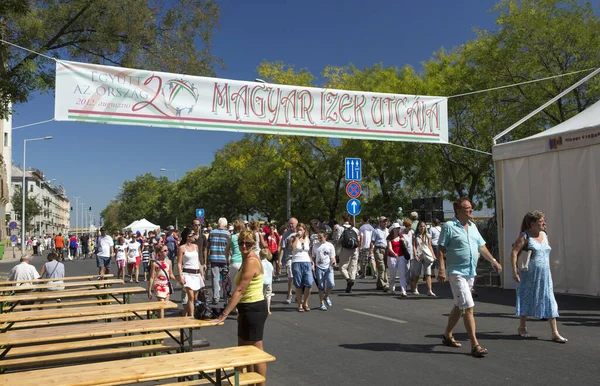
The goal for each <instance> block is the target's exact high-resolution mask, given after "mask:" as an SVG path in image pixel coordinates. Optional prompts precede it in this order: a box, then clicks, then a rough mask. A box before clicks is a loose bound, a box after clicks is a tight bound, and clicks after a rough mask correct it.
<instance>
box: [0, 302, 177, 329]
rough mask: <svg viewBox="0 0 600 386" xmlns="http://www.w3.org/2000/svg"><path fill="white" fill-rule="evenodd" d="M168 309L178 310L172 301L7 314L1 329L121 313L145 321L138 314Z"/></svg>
mask: <svg viewBox="0 0 600 386" xmlns="http://www.w3.org/2000/svg"><path fill="white" fill-rule="evenodd" d="M167 308H177V304H175V303H173V302H170V301H169V302H150V301H148V302H142V303H133V304H109V305H106V306H102V307H96V306H88V307H67V308H61V309H57V310H52V311H48V310H35V311H29V312H7V313H4V314H0V328H1V330H2V332H6V331H7V330H10V329H11V328H12V327H13V325H14V324H15V323H21V328H24V327H22V324H23V323H22V322H34V323H33V325H34V326H39V325H40V322H42V321H48V320H53V322H49V323H46V325H49V324H57V323H60V324H64V323H81V322H83V321H88V320H85V319H82V318H84V317H90V316H94V317H96V318H95V319H93V320H97V319H104V317H105V316H106V317H107V316H108V315H114V314H121V313H126V314H132V315H133V316H134V317H135V316H137V317H139V318H140V319H143V318H142V317H141V316H140V315H139V314H138V313H139V312H144V311H145V312H146V313H147V317H150V315H149V314H150V311H155V310H164V309H167ZM127 316H129V315H127ZM119 317H121V316H119ZM41 325H44V323H42V324H41Z"/></svg>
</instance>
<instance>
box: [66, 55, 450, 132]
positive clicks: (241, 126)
mask: <svg viewBox="0 0 600 386" xmlns="http://www.w3.org/2000/svg"><path fill="white" fill-rule="evenodd" d="M447 107H448V100H447V98H445V97H433V96H420V95H399V94H381V93H371V92H360V91H345V90H333V89H320V88H313V87H300V86H285V85H278V84H269V83H257V82H243V81H236V80H228V79H218V78H206V77H200V76H188V75H180V74H169V73H164V72H153V71H146V70H136V69H129V68H120V67H109V66H100V65H95V64H85V63H77V62H65V61H59V62H57V63H56V104H55V112H54V114H55V119H56V120H57V121H85V122H97V123H112V124H120V125H141V126H158V127H168V128H178V129H195V130H224V131H237V132H243V133H261V134H281V135H303V136H318V137H333V138H356V139H373V140H385V141H411V142H427V143H447V142H448V112H447Z"/></svg>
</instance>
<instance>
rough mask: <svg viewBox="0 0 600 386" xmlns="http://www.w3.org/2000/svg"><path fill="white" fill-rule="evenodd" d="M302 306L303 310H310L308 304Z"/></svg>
mask: <svg viewBox="0 0 600 386" xmlns="http://www.w3.org/2000/svg"><path fill="white" fill-rule="evenodd" d="M302 308H304V311H306V312H310V307H309V306H302Z"/></svg>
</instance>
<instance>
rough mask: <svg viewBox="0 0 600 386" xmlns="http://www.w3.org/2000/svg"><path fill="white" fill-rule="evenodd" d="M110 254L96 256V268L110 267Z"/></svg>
mask: <svg viewBox="0 0 600 386" xmlns="http://www.w3.org/2000/svg"><path fill="white" fill-rule="evenodd" d="M110 261H111V259H110V256H96V266H97V267H98V268H102V267H105V268H110Z"/></svg>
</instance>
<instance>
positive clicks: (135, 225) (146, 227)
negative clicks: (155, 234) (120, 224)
mask: <svg viewBox="0 0 600 386" xmlns="http://www.w3.org/2000/svg"><path fill="white" fill-rule="evenodd" d="M158 228H160V226H158V225H155V224H152V223H151V222H150V221H148V220H146V219H145V218H143V219H141V220H137V221H134V222H132V223H131V224H129V225H127V226H126V227H125V229H130V230H131V231H132V232H137V231H140V232H141V233H142V234H144V232H150V231H155V230H157V229H158Z"/></svg>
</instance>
